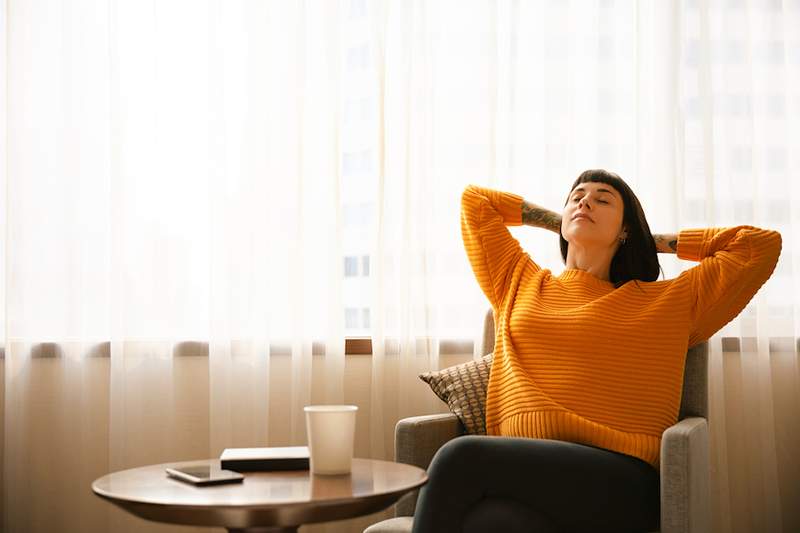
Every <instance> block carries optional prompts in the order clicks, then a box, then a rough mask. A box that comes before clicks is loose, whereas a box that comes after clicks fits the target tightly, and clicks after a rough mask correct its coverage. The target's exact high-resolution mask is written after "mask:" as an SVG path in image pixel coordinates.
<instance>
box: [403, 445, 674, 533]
mask: <svg viewBox="0 0 800 533" xmlns="http://www.w3.org/2000/svg"><path fill="white" fill-rule="evenodd" d="M428 477H429V480H428V483H427V484H426V485H425V486H424V487H423V488H422V490H421V491H420V495H419V500H417V509H416V512H415V513H414V533H446V532H458V533H462V532H469V533H473V532H475V533H477V532H492V533H512V532H513V533H516V532H526V533H529V532H531V533H533V532H542V533H544V532H547V533H551V532H552V533H556V532H558V533H582V532H591V533H602V532H606V531H608V532H614V533H624V532H640V533H641V532H651V531H658V528H659V508H660V494H659V492H660V486H659V474H658V471H657V470H656V469H655V468H653V467H652V466H651V465H649V464H648V463H646V462H644V461H642V460H641V459H637V458H635V457H631V456H628V455H624V454H621V453H616V452H612V451H608V450H603V449H600V448H594V447H591V446H584V445H582V444H575V443H572V442H563V441H557V440H545V439H521V438H511V437H479V436H472V435H471V436H464V437H459V438H457V439H453V440H451V441H450V442H448V443H447V444H445V445H444V446H442V448H441V449H440V450H439V451H438V452H436V455H435V456H434V457H433V460H432V461H431V466H430V468H428Z"/></svg>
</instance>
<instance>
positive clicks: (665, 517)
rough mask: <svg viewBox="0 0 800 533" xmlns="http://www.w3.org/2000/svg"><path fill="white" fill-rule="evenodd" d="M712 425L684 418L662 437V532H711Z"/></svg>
mask: <svg viewBox="0 0 800 533" xmlns="http://www.w3.org/2000/svg"><path fill="white" fill-rule="evenodd" d="M708 456H709V450H708V422H707V421H706V419H705V418H700V417H689V418H684V419H683V420H681V421H679V422H678V423H677V424H675V425H674V426H672V427H669V428H667V430H666V431H664V433H663V435H662V436H661V533H700V532H707V531H711V507H710V502H709V498H710V494H709V459H708Z"/></svg>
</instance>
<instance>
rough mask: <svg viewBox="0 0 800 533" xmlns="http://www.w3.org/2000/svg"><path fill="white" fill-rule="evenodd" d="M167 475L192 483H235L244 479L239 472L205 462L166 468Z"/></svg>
mask: <svg viewBox="0 0 800 533" xmlns="http://www.w3.org/2000/svg"><path fill="white" fill-rule="evenodd" d="M167 475H168V476H170V477H173V478H175V479H179V480H181V481H186V482H187V483H192V484H194V485H218V484H220V483H236V482H239V481H242V480H243V479H244V476H243V475H242V474H240V473H239V472H232V471H230V470H222V469H220V467H219V466H211V465H207V464H200V465H188V466H181V467H175V468H167Z"/></svg>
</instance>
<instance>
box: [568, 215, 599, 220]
mask: <svg viewBox="0 0 800 533" xmlns="http://www.w3.org/2000/svg"><path fill="white" fill-rule="evenodd" d="M579 218H585V219H586V220H588V221H589V222H594V220H592V219H591V218H589V215H575V216H574V217H572V220H578V219H579Z"/></svg>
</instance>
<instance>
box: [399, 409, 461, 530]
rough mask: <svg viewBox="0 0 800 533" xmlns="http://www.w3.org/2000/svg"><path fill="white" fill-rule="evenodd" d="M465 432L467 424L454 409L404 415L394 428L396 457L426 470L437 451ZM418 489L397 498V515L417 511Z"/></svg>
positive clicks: (405, 514)
mask: <svg viewBox="0 0 800 533" xmlns="http://www.w3.org/2000/svg"><path fill="white" fill-rule="evenodd" d="M463 432H464V426H462V425H461V422H460V421H459V420H458V417H457V416H456V415H454V414H452V413H443V414H436V415H426V416H413V417H411V418H404V419H402V420H400V421H399V422H398V423H397V425H396V426H395V428H394V458H395V460H396V461H397V462H398V463H406V464H410V465H414V466H418V467H420V468H424V469H426V470H427V469H428V465H430V464H431V459H433V456H434V454H435V453H436V451H437V450H438V449H439V448H441V447H442V445H443V444H444V443H445V442H447V441H449V440H450V439H454V438H456V437H458V436H459V435H461V434H462V433H463ZM418 492H419V491H414V492H412V493H410V494H407V495H406V496H403V497H402V498H401V499H400V501H398V502H397V505H396V506H395V515H396V516H413V515H414V508H415V507H416V505H417V494H418Z"/></svg>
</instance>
